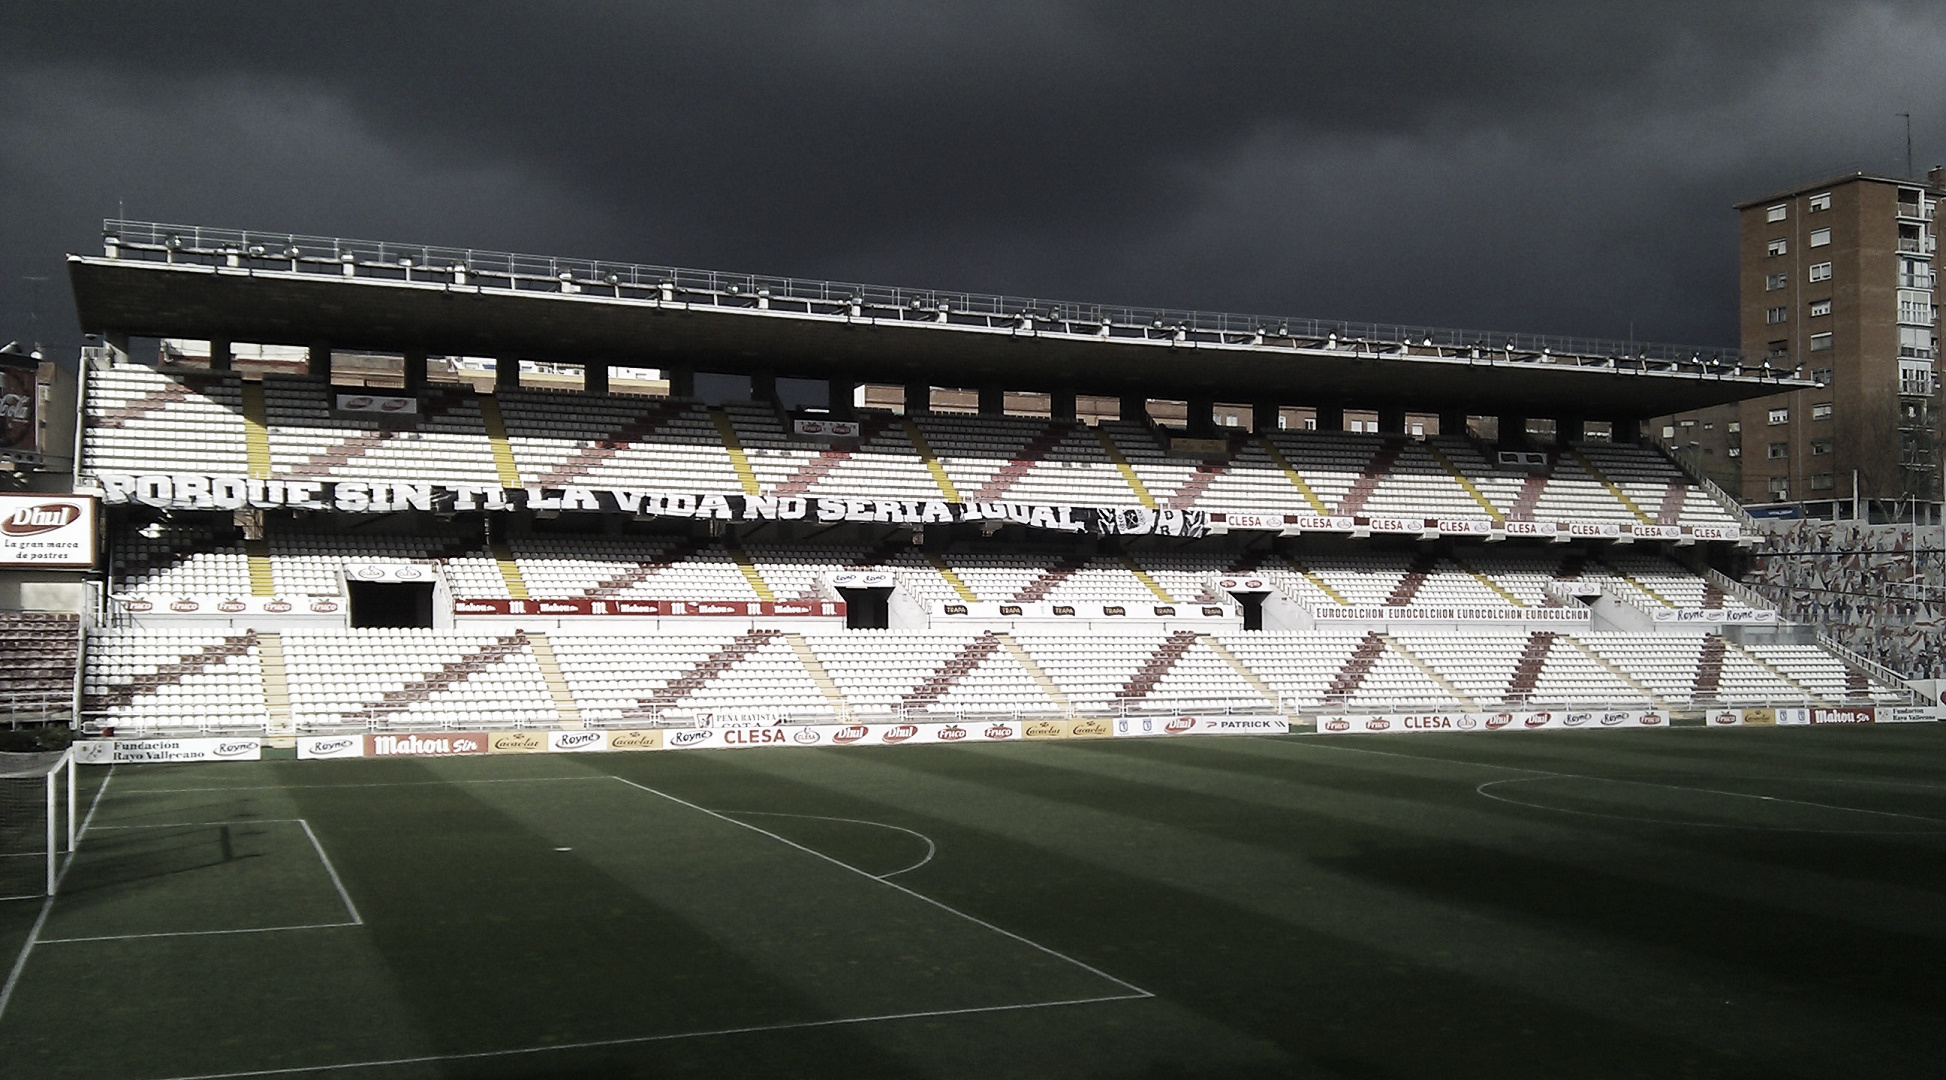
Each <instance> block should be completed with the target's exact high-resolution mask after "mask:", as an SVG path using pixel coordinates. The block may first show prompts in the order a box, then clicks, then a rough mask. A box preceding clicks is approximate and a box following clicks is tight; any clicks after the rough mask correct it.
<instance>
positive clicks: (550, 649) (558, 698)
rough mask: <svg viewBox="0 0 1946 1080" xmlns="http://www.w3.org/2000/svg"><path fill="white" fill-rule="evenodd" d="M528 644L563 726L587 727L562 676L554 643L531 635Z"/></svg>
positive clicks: (541, 635) (528, 637) (544, 637)
mask: <svg viewBox="0 0 1946 1080" xmlns="http://www.w3.org/2000/svg"><path fill="white" fill-rule="evenodd" d="M527 644H528V647H529V648H531V649H533V651H534V663H535V664H536V665H537V666H538V667H539V668H540V669H541V678H542V679H543V680H545V681H546V683H547V696H548V697H550V698H552V699H554V711H555V713H557V714H558V715H559V716H560V718H561V726H562V727H564V728H578V727H583V726H585V725H584V724H583V722H582V717H581V707H580V706H579V705H576V704H575V701H574V693H573V691H571V690H569V689H568V681H567V679H566V678H564V677H562V675H561V661H560V659H559V658H557V657H556V656H555V655H554V643H553V642H551V641H549V640H548V639H547V635H546V634H529V635H527Z"/></svg>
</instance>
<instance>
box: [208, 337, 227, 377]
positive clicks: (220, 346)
mask: <svg viewBox="0 0 1946 1080" xmlns="http://www.w3.org/2000/svg"><path fill="white" fill-rule="evenodd" d="M209 369H210V370H211V371H228V370H230V342H229V339H227V338H212V339H211V340H210V343H209Z"/></svg>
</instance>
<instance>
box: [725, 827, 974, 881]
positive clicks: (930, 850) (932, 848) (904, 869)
mask: <svg viewBox="0 0 1946 1080" xmlns="http://www.w3.org/2000/svg"><path fill="white" fill-rule="evenodd" d="M723 813H725V814H729V815H732V816H736V815H742V816H744V817H787V818H801V819H803V820H805V821H843V822H846V823H848V824H852V825H870V826H873V827H874V828H879V829H891V830H893V831H894V832H902V833H905V834H906V835H907V836H916V837H918V838H919V839H920V840H921V841H923V842H924V843H925V845H926V857H925V858H923V859H920V860H919V861H918V862H916V863H913V864H912V865H911V866H901V867H899V868H898V869H897V870H893V871H891V872H889V873H884V874H870V875H867V876H869V877H875V878H877V879H879V880H880V881H884V880H885V879H886V878H889V877H898V876H899V875H900V874H904V873H909V872H911V871H913V870H917V869H919V868H920V867H922V866H924V865H926V864H927V863H929V862H931V861H932V857H933V856H934V855H937V854H939V845H938V844H935V843H933V842H932V837H930V836H927V835H926V834H925V833H922V832H920V831H918V830H917V829H908V828H906V827H905V826H903V825H892V824H889V823H887V822H883V821H867V820H865V819H864V818H848V817H826V816H824V815H823V814H784V813H778V812H777V811H774V810H725V811H723Z"/></svg>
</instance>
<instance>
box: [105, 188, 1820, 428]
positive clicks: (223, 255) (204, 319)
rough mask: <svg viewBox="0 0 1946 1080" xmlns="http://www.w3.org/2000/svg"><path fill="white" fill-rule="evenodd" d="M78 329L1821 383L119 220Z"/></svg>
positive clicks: (834, 365) (426, 344)
mask: <svg viewBox="0 0 1946 1080" xmlns="http://www.w3.org/2000/svg"><path fill="white" fill-rule="evenodd" d="M104 230H105V234H106V242H105V247H106V253H105V254H104V255H102V256H82V255H70V256H69V257H68V270H69V277H70V279H71V281H72V283H73V288H74V296H75V307H76V311H77V313H78V314H79V317H80V322H81V327H82V329H83V330H85V331H89V332H97V333H106V334H118V335H139V336H155V337H177V338H200V339H208V338H220V339H225V340H229V341H233V342H257V343H264V344H287V345H310V344H312V343H317V342H325V343H329V344H330V345H331V346H332V347H334V348H337V349H342V350H373V351H384V352H412V351H423V352H426V353H428V354H432V355H455V356H493V357H521V358H530V359H538V360H557V361H564V362H570V363H582V362H609V363H621V364H630V365H639V366H644V367H658V368H668V367H693V368H696V369H700V370H705V371H717V372H724V373H732V374H737V373H753V372H767V373H771V374H776V375H785V376H795V377H804V378H851V379H855V380H857V381H860V382H879V383H894V384H901V383H913V382H928V383H932V384H935V385H944V386H980V385H992V384H1000V385H1004V386H1006V387H1007V388H1009V389H1018V390H1034V389H1054V388H1061V387H1067V388H1072V389H1076V390H1079V391H1081V392H1083V393H1099V394H1120V393H1134V392H1139V393H1143V394H1145V395H1147V396H1150V397H1157V398H1193V397H1213V398H1216V399H1218V400H1233V401H1252V400H1262V399H1266V398H1270V399H1276V400H1278V401H1280V402H1285V403H1289V404H1342V405H1344V406H1347V407H1352V408H1371V409H1377V408H1388V407H1391V408H1406V409H1410V410H1414V411H1423V412H1442V411H1459V410H1462V409H1464V410H1466V411H1467V412H1471V413H1475V414H1482V415H1527V416H1535V417H1549V416H1556V417H1568V416H1582V417H1590V418H1604V417H1636V418H1639V417H1648V416H1659V415H1665V414H1668V413H1674V412H1682V411H1687V410H1690V409H1696V408H1702V407H1705V406H1709V405H1716V404H1722V403H1725V402H1730V401H1737V400H1741V399H1744V398H1751V397H1761V396H1765V395H1769V394H1774V393H1778V392H1780V391H1784V390H1792V389H1799V388H1803V387H1808V386H1810V385H1812V384H1810V383H1805V382H1800V381H1798V380H1795V379H1790V378H1786V377H1784V375H1783V374H1782V373H1777V372H1772V371H1771V369H1770V368H1769V367H1768V365H1767V364H1761V363H1759V362H1757V361H1753V360H1752V359H1750V358H1748V357H1745V356H1743V355H1741V354H1739V353H1738V352H1737V351H1736V350H1733V349H1716V350H1708V349H1694V348H1688V347H1679V346H1666V345H1644V344H1640V343H1629V344H1627V345H1624V344H1623V343H1621V342H1612V341H1598V340H1590V339H1573V338H1550V337H1539V336H1534V335H1517V334H1487V333H1483V332H1477V331H1460V330H1441V329H1430V328H1423V327H1408V326H1377V325H1369V324H1352V323H1334V322H1321V321H1319V320H1313V319H1285V318H1272V317H1266V316H1252V315H1232V314H1216V313H1209V312H1195V311H1180V310H1163V309H1148V308H1127V307H1108V306H1102V305H1093V304H1075V303H1065V302H1059V301H1046V300H1036V299H1026V298H1018V297H1003V296H988V295H981V294H973V293H952V292H941V291H937V290H929V289H904V288H893V287H885V286H871V285H858V284H851V283H842V282H830V281H817V280H807V279H802V278H778V277H763V276H754V275H748V274H730V273H724V272H720V271H704V270H687V269H681V268H676V267H665V266H641V265H636V264H631V263H613V262H601V261H589V260H573V259H559V258H549V257H542V256H527V255H513V254H507V253H500V252H483V251H474V250H467V249H453V248H430V247H423V246H403V245H397V244H387V243H374V242H366V241H349V240H343V239H337V238H323V237H307V236H298V235H293V234H288V233H256V232H238V231H233V230H213V229H206V228H200V227H194V226H176V225H161V224H154V223H146V222H128V221H109V222H106V223H105V225H104Z"/></svg>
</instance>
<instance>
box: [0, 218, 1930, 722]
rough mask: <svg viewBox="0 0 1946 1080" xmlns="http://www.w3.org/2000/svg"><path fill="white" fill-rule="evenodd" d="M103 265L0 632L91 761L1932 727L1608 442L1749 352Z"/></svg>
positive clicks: (1738, 374)
mask: <svg viewBox="0 0 1946 1080" xmlns="http://www.w3.org/2000/svg"><path fill="white" fill-rule="evenodd" d="M104 239H105V245H104V251H103V252H102V253H101V254H98V255H95V254H90V255H73V256H70V257H69V261H68V266H69V272H70V277H71V281H72V285H73V289H74V295H75V299H76V304H77V309H78V312H79V315H80V319H81V322H82V325H83V328H84V329H85V330H86V331H88V332H90V333H91V334H92V335H93V337H92V338H91V342H90V344H89V345H88V346H87V347H86V348H85V349H84V355H83V357H82V370H81V372H80V377H79V380H78V383H79V385H78V388H77V390H76V391H75V394H74V397H75V398H76V399H77V400H76V403H75V404H74V405H73V410H74V412H75V415H76V416H77V417H78V421H77V422H75V423H74V429H75V430H74V439H73V447H72V454H73V473H72V488H71V490H72V492H73V493H74V494H75V495H78V496H83V497H87V496H92V497H93V499H94V500H96V504H97V505H98V508H99V514H100V524H99V541H98V548H97V550H95V551H93V552H92V553H91V554H92V555H93V556H94V566H93V567H92V568H85V569H75V570H71V571H69V573H70V575H71V576H74V577H75V578H76V579H77V580H81V579H85V583H84V585H83V587H81V588H80V589H79V590H78V591H75V592H72V593H61V594H60V595H62V596H74V597H78V599H76V600H74V601H73V602H72V603H67V604H66V607H67V610H65V611H52V612H50V611H27V610H22V611H20V612H18V613H16V614H12V615H9V616H8V617H7V619H6V624H5V625H4V626H0V634H6V635H10V636H9V638H8V640H9V641H19V642H23V643H24V642H31V643H32V650H33V651H32V656H33V662H32V663H18V664H14V665H12V666H11V667H10V669H9V671H8V673H7V678H8V679H9V680H12V685H14V686H15V687H16V688H17V691H18V693H19V694H24V695H26V697H28V698H30V699H32V701H33V702H34V705H35V707H36V708H38V709H40V710H41V711H42V712H44V713H45V712H47V711H48V710H47V704H46V703H47V700H48V699H50V698H54V699H61V700H63V701H64V702H65V703H71V707H72V709H73V715H75V716H76V717H78V722H79V723H78V726H79V727H80V728H81V729H82V731H83V732H84V733H87V734H98V735H115V736H197V735H200V736H241V737H261V738H265V739H268V740H270V741H271V742H272V743H273V744H275V743H278V742H280V741H281V742H282V744H283V745H290V743H291V742H294V741H296V740H298V739H299V738H303V737H313V738H315V737H324V736H342V735H346V734H354V733H355V734H365V735H379V734H385V733H392V734H412V733H425V732H434V731H509V730H511V731H532V732H543V731H562V730H570V731H571V730H603V729H606V730H618V729H628V730H634V729H645V728H646V729H654V728H661V729H697V730H709V731H717V730H723V729H725V728H732V729H734V728H737V727H740V726H751V725H778V724H785V725H831V724H839V725H851V724H871V723H893V724H906V723H913V722H919V721H933V722H940V723H980V724H986V723H1003V724H1011V725H1013V728H1012V729H1011V730H1019V729H1020V727H1021V726H1023V725H1028V724H1033V723H1037V722H1050V723H1055V724H1066V725H1072V724H1075V723H1077V722H1080V721H1109V722H1112V723H1115V724H1120V725H1123V727H1124V728H1126V727H1127V726H1128V725H1131V724H1136V725H1143V724H1153V723H1156V722H1161V723H1164V724H1167V723H1169V722H1172V721H1177V720H1180V719H1183V718H1211V717H1228V718H1235V719H1237V720H1239V721H1246V720H1247V721H1261V722H1265V723H1268V724H1274V725H1278V726H1279V729H1280V730H1281V729H1282V728H1283V727H1284V726H1286V725H1288V726H1290V727H1292V728H1293V729H1297V730H1315V731H1320V732H1328V731H1343V730H1386V729H1395V728H1396V725H1398V724H1400V723H1409V722H1411V721H1412V720H1413V718H1419V720H1420V721H1421V722H1423V718H1425V717H1427V716H1431V717H1434V718H1435V720H1436V721H1437V722H1438V723H1440V724H1444V725H1445V726H1459V727H1473V726H1480V727H1499V726H1504V725H1507V724H1509V723H1513V721H1512V718H1514V717H1519V718H1520V719H1519V721H1518V722H1517V723H1514V724H1513V726H1516V727H1556V728H1558V727H1561V726H1574V725H1577V724H1582V723H1587V724H1591V725H1594V726H1600V725H1601V724H1602V723H1604V722H1606V723H1608V724H1610V725H1611V726H1619V725H1626V726H1644V725H1654V724H1658V723H1664V724H1666V723H1670V722H1672V721H1673V722H1698V718H1701V717H1703V716H1705V715H1706V714H1707V715H1711V716H1714V717H1720V718H1723V719H1721V720H1720V722H1725V723H1729V722H1742V720H1743V719H1745V718H1747V719H1749V720H1750V722H1774V720H1775V718H1776V717H1778V716H1780V715H1781V716H1804V715H1809V714H1811V713H1812V712H1813V711H1820V710H1833V711H1835V712H1836V713H1841V714H1843V715H1845V716H1857V715H1859V714H1860V713H1864V712H1867V711H1869V710H1873V709H1879V710H1889V709H1896V708H1908V707H1912V706H1915V705H1919V704H1921V701H1920V699H1919V698H1918V697H1917V696H1916V695H1915V693H1914V692H1913V690H1912V689H1910V688H1909V687H1908V686H1906V685H1905V684H1904V683H1903V682H1902V680H1901V679H1900V677H1899V675H1898V673H1896V672H1893V671H1891V670H1889V669H1886V668H1884V667H1881V666H1879V665H1877V664H1875V663H1873V662H1871V661H1868V660H1866V659H1864V658H1863V657H1861V656H1859V655H1857V654H1856V653H1854V652H1852V651H1851V650H1849V649H1846V648H1844V647H1843V646H1842V645H1840V644H1839V643H1838V642H1837V641H1835V640H1833V639H1832V638H1830V637H1827V636H1825V635H1823V634H1822V633H1820V631H1819V630H1818V628H1817V627H1815V626H1813V625H1809V624H1806V623H1800V622H1794V621H1791V620H1789V619H1786V618H1784V617H1783V616H1781V615H1780V613H1779V610H1778V609H1777V608H1776V607H1775V606H1773V604H1772V603H1770V602H1768V601H1766V600H1765V599H1764V598H1763V596H1761V595H1760V594H1759V593H1758V592H1756V591H1754V590H1753V589H1752V588H1749V587H1746V586H1745V584H1743V581H1744V580H1745V579H1746V578H1747V577H1749V568H1750V565H1751V556H1750V552H1749V550H1748V547H1749V545H1750V544H1751V542H1752V538H1753V526H1752V523H1751V522H1750V521H1749V520H1748V519H1747V518H1746V517H1745V516H1744V515H1743V514H1742V512H1741V511H1740V510H1739V508H1738V507H1737V506H1736V504H1735V503H1734V502H1733V501H1732V500H1730V499H1729V498H1728V497H1727V496H1726V495H1725V494H1724V493H1723V492H1722V491H1720V490H1718V489H1717V488H1715V487H1714V486H1713V485H1711V484H1710V483H1708V482H1707V481H1705V480H1703V479H1701V478H1699V477H1698V476H1695V475H1693V474H1691V473H1690V472H1687V471H1686V470H1685V468H1684V466H1683V465H1682V464H1681V463H1679V462H1678V461H1676V460H1673V459H1672V458H1671V457H1669V456H1667V455H1666V454H1664V453H1663V452H1662V451H1661V450H1660V449H1658V448H1657V447H1655V446H1654V445H1652V444H1651V443H1649V442H1648V441H1646V440H1644V439H1643V438H1641V426H1642V423H1643V421H1644V420H1645V419H1646V418H1648V417H1653V416H1659V415H1667V414H1673V413H1679V412H1685V411H1689V410H1693V409H1696V408H1701V407H1705V406H1708V405H1713V404H1721V403H1727V402H1733V401H1737V400H1742V399H1745V398H1750V397H1757V396H1763V395H1767V394H1773V393H1776V392H1778V391H1780V390H1786V389H1793V388H1796V387H1798V386H1799V385H1800V383H1799V382H1798V381H1796V380H1795V379H1794V378H1793V377H1792V376H1791V375H1790V374H1789V373H1787V372H1782V371H1774V370H1772V369H1771V368H1770V367H1769V366H1768V363H1767V362H1764V361H1759V360H1755V359H1747V358H1745V357H1742V356H1740V355H1738V354H1736V353H1734V352H1725V351H1722V350H1717V351H1713V352H1706V351H1703V350H1695V349H1687V348H1674V347H1654V346H1641V345H1635V346H1633V347H1630V348H1627V349H1624V348H1623V347H1622V346H1620V345H1619V344H1618V343H1609V342H1600V341H1590V340H1576V339H1558V338H1539V337H1531V336H1526V335H1504V334H1495V335H1486V334H1478V333H1471V332H1463V331H1446V330H1434V329H1427V328H1419V327H1405V326H1371V325H1355V324H1345V323H1324V322H1318V321H1312V320H1296V319H1267V318H1260V317H1251V316H1237V315H1217V314H1208V313H1200V312H1190V311H1167V310H1149V309H1136V308H1115V307H1102V306H1095V305H1082V304H1073V303H1064V302H1050V301H1046V300H1032V299H1016V298H1007V297H997V296H983V295H976V294H967V293H947V292H939V291H933V290H912V289H897V288H881V287H873V286H864V285H854V284H845V283H834V282H825V281H807V280H802V279H793V278H772V277H761V276H749V275H737V274H726V273H719V272H713V271H695V270H686V269H679V268H673V267H659V266H640V265H633V264H624V263H611V262H595V261H578V260H570V259H556V258H543V257H534V256H521V255H509V254H504V253H492V252H483V251H474V250H455V249H445V248H429V247H419V246H405V245H395V244H389V243H388V244H379V243H367V242H357V241H347V240H342V239H335V238H319V237H308V236H298V235H292V234H284V233H276V234H271V233H255V232H238V231H226V230H214V229H207V228H196V227H189V226H172V225H162V224H154V223H142V222H131V221H109V222H107V223H106V224H105V235H104ZM868 388H870V390H871V392H870V393H868V392H867V389H868ZM889 397H896V398H897V399H898V401H899V402H900V404H899V405H898V407H896V408H883V407H872V405H869V404H867V403H868V402H873V403H876V402H883V401H885V400H887V399H888V398H889ZM1023 401H1025V402H1028V403H1029V405H1030V407H1028V408H1022V407H1020V403H1021V402H1023ZM62 407H64V406H63V405H59V404H57V405H56V406H55V407H54V411H59V409H60V408H62ZM1110 417H1112V418H1110ZM57 456H58V455H57ZM41 573H42V574H43V575H44V576H46V575H55V574H56V572H55V571H42V572H41ZM16 593H17V594H19V595H26V591H24V590H16ZM43 595H52V594H45V593H44V594H43ZM18 606H20V607H22V608H23V609H24V608H27V607H29V606H31V605H27V604H20V605H18ZM47 606H57V605H47ZM22 647H25V646H22ZM57 711H58V710H57ZM1916 711H1923V710H1916ZM1503 717H1504V718H1507V719H1502V718H1503ZM1760 717H1763V718H1767V719H1759V718H1760ZM1400 718H1405V719H1404V720H1401V719H1400ZM1069 730H1072V729H1071V728H1070V729H1069Z"/></svg>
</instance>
